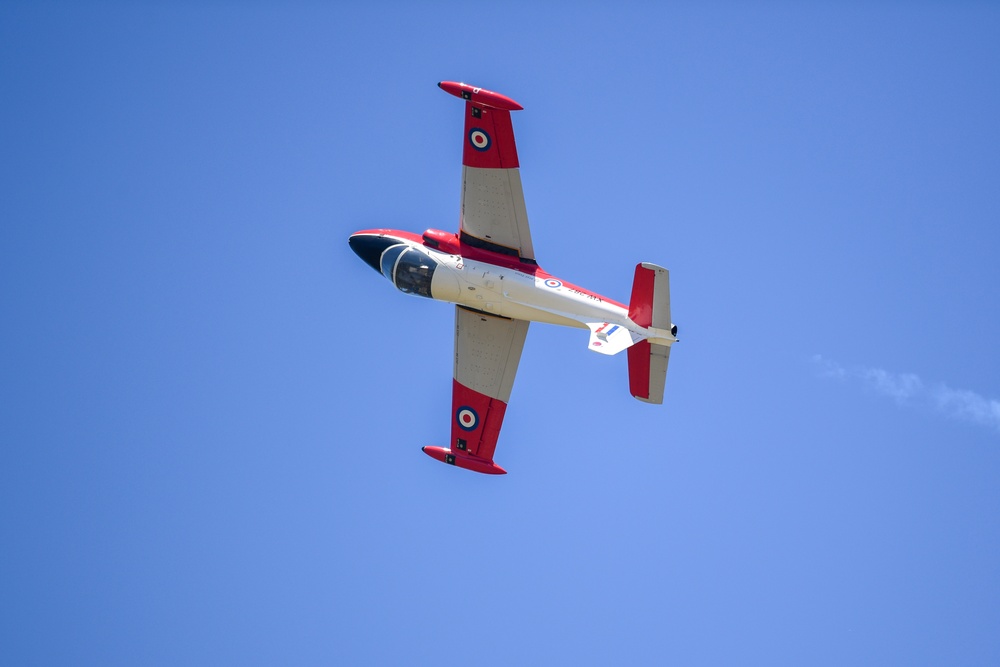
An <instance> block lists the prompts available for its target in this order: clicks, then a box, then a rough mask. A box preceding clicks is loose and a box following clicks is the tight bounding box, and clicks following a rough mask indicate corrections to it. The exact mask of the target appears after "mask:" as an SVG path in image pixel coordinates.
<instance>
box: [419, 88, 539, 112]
mask: <svg viewBox="0 0 1000 667" xmlns="http://www.w3.org/2000/svg"><path fill="white" fill-rule="evenodd" d="M438 88H440V89H441V90H443V91H444V92H446V93H448V94H449V95H454V96H455V97H460V98H462V99H463V100H469V101H472V102H475V103H476V104H479V105H482V106H484V107H492V108H493V109H503V110H504V111H521V110H522V109H524V107H522V106H521V105H520V104H518V103H517V102H515V101H514V100H512V99H510V98H509V97H507V96H506V95H501V94H500V93H494V92H493V91H492V90H486V89H485V88H476V87H475V86H470V85H469V84H467V83H459V82H457V81H440V82H438Z"/></svg>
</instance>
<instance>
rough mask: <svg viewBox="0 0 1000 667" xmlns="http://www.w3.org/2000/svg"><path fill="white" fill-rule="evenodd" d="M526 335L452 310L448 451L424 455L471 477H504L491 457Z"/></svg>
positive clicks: (519, 325)
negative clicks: (472, 473) (475, 474)
mask: <svg viewBox="0 0 1000 667" xmlns="http://www.w3.org/2000/svg"><path fill="white" fill-rule="evenodd" d="M527 333H528V323H527V322H525V321H523V320H512V319H508V318H505V317H500V316H498V315H490V314H488V313H482V312H479V311H476V310H470V309H468V308H465V307H463V306H456V307H455V371H454V379H453V382H452V406H451V407H452V414H451V443H450V445H451V446H450V447H449V448H447V449H445V448H441V447H424V452H426V453H427V454H429V455H430V456H432V457H434V458H436V459H438V460H441V461H444V462H445V463H451V464H453V465H457V466H459V467H461V468H468V469H470V470H475V471H476V472H484V473H492V474H502V473H503V472H505V471H504V470H503V468H500V467H499V466H497V465H496V464H494V463H493V453H494V451H495V450H496V446H497V438H498V437H499V436H500V427H501V426H502V425H503V418H504V413H505V412H506V410H507V403H508V402H509V401H510V391H511V388H512V387H513V385H514V376H515V375H516V374H517V365H518V362H520V360H521V350H522V349H523V347H524V339H525V336H527Z"/></svg>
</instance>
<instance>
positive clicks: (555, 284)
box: [545, 278, 562, 289]
mask: <svg viewBox="0 0 1000 667" xmlns="http://www.w3.org/2000/svg"><path fill="white" fill-rule="evenodd" d="M545 286H546V287H552V288H553V289H554V288H556V287H562V283H561V282H559V281H558V280H556V279H555V278H549V279H548V280H546V281H545Z"/></svg>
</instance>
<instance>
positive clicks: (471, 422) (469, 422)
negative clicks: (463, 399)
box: [455, 405, 479, 431]
mask: <svg viewBox="0 0 1000 667" xmlns="http://www.w3.org/2000/svg"><path fill="white" fill-rule="evenodd" d="M455 419H456V420H457V421H458V427H459V428H460V429H462V430H463V431H474V430H475V429H476V427H477V426H479V415H477V414H476V411H475V410H473V409H472V408H470V407H469V406H467V405H463V406H462V407H460V408H459V409H458V412H456V413H455Z"/></svg>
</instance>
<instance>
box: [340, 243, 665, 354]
mask: <svg viewBox="0 0 1000 667" xmlns="http://www.w3.org/2000/svg"><path fill="white" fill-rule="evenodd" d="M350 243H351V247H352V249H354V251H355V252H356V253H357V254H358V256H359V257H361V258H362V259H363V260H365V262H366V263H368V264H369V265H370V266H372V268H375V269H376V270H377V271H379V272H380V273H382V275H383V276H385V277H386V278H388V279H389V280H391V281H392V282H393V284H394V285H395V286H396V287H397V288H399V289H400V290H401V291H403V292H406V293H410V294H417V295H419V296H426V297H430V298H434V299H438V300H440V301H446V302H449V303H454V304H458V305H460V306H465V307H467V308H471V309H473V310H478V311H482V312H485V313H489V314H492V315H499V316H501V317H507V318H510V319H517V320H525V321H528V322H544V323H548V324H558V325H562V326H569V327H578V328H583V329H586V328H588V327H587V323H593V322H608V323H611V324H617V325H619V326H621V327H623V328H626V329H628V330H629V331H632V332H635V333H637V334H640V335H642V336H643V337H644V338H647V339H648V340H650V342H653V343H657V342H659V343H661V344H669V343H672V342H674V340H675V338H674V336H673V335H672V334H671V332H670V331H668V330H660V329H653V328H645V327H641V326H639V325H638V324H636V323H635V322H633V321H632V320H631V319H630V318H629V311H628V308H627V307H626V306H625V305H624V304H622V303H619V302H618V301H615V300H613V299H609V298H607V297H605V296H602V295H600V294H597V293H595V292H591V291H590V290H586V289H583V288H582V287H579V286H577V285H574V284H572V283H569V282H566V281H564V280H561V279H559V278H556V277H555V276H553V275H551V274H549V273H548V272H546V271H544V270H542V269H541V268H540V267H538V266H537V265H535V264H529V263H526V262H522V261H520V260H518V258H516V257H511V256H508V255H506V254H503V253H500V252H494V251H491V250H486V249H482V248H476V247H472V246H469V245H467V244H465V243H461V242H460V240H459V238H458V237H457V235H455V234H447V233H446V232H440V231H437V230H428V232H425V233H424V235H423V236H418V235H416V234H413V233H410V232H404V231H399V230H390V229H371V230H364V231H360V232H357V233H356V234H354V235H352V236H351V238H350Z"/></svg>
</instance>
